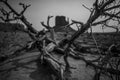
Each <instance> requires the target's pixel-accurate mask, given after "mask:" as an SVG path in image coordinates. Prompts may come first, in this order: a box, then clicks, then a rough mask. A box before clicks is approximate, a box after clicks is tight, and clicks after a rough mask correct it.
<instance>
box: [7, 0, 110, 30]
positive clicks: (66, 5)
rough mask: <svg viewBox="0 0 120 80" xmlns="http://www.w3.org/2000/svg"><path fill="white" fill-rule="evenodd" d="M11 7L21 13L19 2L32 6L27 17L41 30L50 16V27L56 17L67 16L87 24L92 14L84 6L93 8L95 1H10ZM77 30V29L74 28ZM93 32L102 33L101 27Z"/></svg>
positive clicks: (26, 13)
mask: <svg viewBox="0 0 120 80" xmlns="http://www.w3.org/2000/svg"><path fill="white" fill-rule="evenodd" d="M8 1H9V3H10V4H11V6H12V7H13V8H14V9H15V10H17V11H18V12H20V10H21V9H22V8H21V6H19V5H18V4H19V2H22V3H26V4H31V6H30V7H29V8H28V9H27V10H26V12H25V16H26V18H27V20H28V21H29V22H31V23H32V24H33V26H34V27H35V28H36V29H38V30H41V29H42V28H43V26H42V25H41V24H40V22H42V21H44V22H45V23H46V21H47V17H48V15H50V16H54V17H53V18H52V19H51V20H50V25H51V26H54V24H55V23H54V20H55V16H57V15H59V16H66V17H69V19H70V20H71V19H72V20H77V21H81V22H84V23H85V22H86V21H87V19H88V17H89V15H90V12H89V11H88V10H87V9H86V8H84V7H83V6H82V5H83V4H84V5H85V6H87V7H89V8H91V7H92V4H93V3H94V1H95V0H8ZM74 29H75V28H74ZM93 31H99V32H101V31H102V30H101V28H100V27H94V28H93ZM106 31H112V29H106Z"/></svg>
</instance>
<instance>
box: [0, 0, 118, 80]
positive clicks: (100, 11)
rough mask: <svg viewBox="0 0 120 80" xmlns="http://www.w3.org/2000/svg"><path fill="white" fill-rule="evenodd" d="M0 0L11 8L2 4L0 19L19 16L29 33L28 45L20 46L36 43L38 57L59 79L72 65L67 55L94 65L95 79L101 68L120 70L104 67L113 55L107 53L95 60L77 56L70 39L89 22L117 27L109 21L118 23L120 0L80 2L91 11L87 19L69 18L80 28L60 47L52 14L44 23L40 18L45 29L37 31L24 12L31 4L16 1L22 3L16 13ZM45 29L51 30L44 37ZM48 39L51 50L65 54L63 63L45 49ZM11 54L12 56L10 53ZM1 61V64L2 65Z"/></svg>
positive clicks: (109, 70) (105, 70) (92, 24)
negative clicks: (89, 6) (89, 3)
mask: <svg viewBox="0 0 120 80" xmlns="http://www.w3.org/2000/svg"><path fill="white" fill-rule="evenodd" d="M0 2H2V3H4V4H5V5H6V6H7V7H8V8H9V9H10V12H7V11H5V10H4V9H3V8H1V9H0V11H1V12H2V14H3V16H6V18H4V17H2V16H1V19H2V20H3V21H5V22H6V21H7V20H8V21H11V20H16V19H19V20H21V21H22V22H23V23H24V24H25V25H26V27H27V30H26V32H27V33H28V34H29V36H30V37H31V39H32V42H31V44H30V45H27V46H25V47H23V48H22V49H21V50H25V49H29V48H31V47H32V46H35V47H36V48H37V49H38V50H39V51H40V52H41V55H40V59H41V61H42V60H43V59H45V60H46V61H47V62H48V63H49V65H50V66H51V69H52V70H53V71H54V72H55V74H56V76H57V77H58V78H59V79H60V80H62V79H63V78H64V77H63V74H64V72H65V71H70V69H71V66H70V64H69V61H68V56H71V57H73V58H75V59H79V60H83V61H84V62H85V63H86V65H89V66H92V67H94V68H95V70H96V69H97V70H96V71H97V72H96V73H97V74H98V75H95V79H97V80H98V79H99V75H100V74H101V71H102V72H108V73H110V74H115V75H120V70H117V69H114V68H112V67H107V66H106V64H108V63H109V61H110V59H111V57H112V56H109V55H108V54H107V55H106V56H105V58H100V59H97V60H93V61H90V60H86V59H85V58H84V57H81V56H78V55H77V56H76V55H75V54H74V53H73V52H74V51H73V50H71V48H72V44H73V42H74V41H75V40H76V39H77V38H78V37H79V36H80V35H81V34H83V33H84V32H85V31H87V30H88V29H89V28H90V27H92V26H97V25H104V26H106V27H110V28H114V29H116V30H117V31H118V26H115V25H110V24H109V23H110V22H111V20H112V21H117V22H118V23H120V21H119V20H120V17H119V15H120V9H119V7H120V1H119V0H95V2H94V4H93V7H92V8H90V9H89V8H88V7H86V6H85V5H83V6H84V7H85V8H86V9H88V10H89V11H90V13H91V14H90V16H89V18H88V20H87V22H86V23H83V22H80V21H74V20H72V23H70V24H69V25H73V24H79V25H80V26H81V28H79V29H78V31H76V32H75V33H74V34H73V35H72V37H71V38H70V39H68V41H67V43H66V42H64V45H63V46H65V49H61V48H60V47H59V45H58V44H57V42H56V39H55V36H54V34H55V33H54V28H52V27H51V26H50V25H49V20H50V18H52V17H53V16H48V20H47V25H45V24H44V22H41V24H42V25H43V26H44V27H45V28H46V29H47V31H46V32H45V33H44V31H43V32H41V31H37V30H36V29H35V28H34V27H33V26H32V24H31V23H30V22H29V21H27V18H26V17H25V16H24V12H25V11H26V9H27V8H28V7H30V5H25V4H23V3H20V4H19V5H20V6H22V7H23V10H22V11H21V12H20V13H18V12H17V11H16V10H14V9H13V8H12V6H11V5H10V4H9V3H8V0H0ZM11 13H12V14H13V15H14V16H13V18H12V19H11V18H9V14H11ZM69 25H66V26H69ZM47 32H50V34H51V38H50V39H47V37H46V35H45V34H46V33H47ZM39 36H41V37H39ZM47 41H50V42H52V43H54V47H53V48H52V49H51V50H50V52H53V51H54V49H58V50H59V51H61V53H63V54H64V61H65V65H64V64H62V63H60V62H59V61H57V60H56V59H55V58H54V57H52V56H51V55H50V52H48V51H47V50H46V47H47V46H46V45H45V44H46V42H47ZM48 44H49V43H47V45H48ZM59 44H63V43H62V42H61V41H60V43H59ZM21 50H20V51H21ZM15 55H16V54H15ZM11 57H13V55H12V56H11ZM11 57H10V58H11ZM104 59H108V60H107V61H105V60H104ZM10 61H12V60H10ZM102 61H103V62H102ZM6 62H9V60H8V61H5V62H3V63H6ZM52 62H55V64H57V67H59V69H60V70H57V71H56V68H55V66H54V64H52ZM93 62H98V65H96V64H94V63H93ZM3 63H2V64H3ZM2 64H0V65H2ZM61 65H62V66H64V67H65V71H64V70H63V69H62V68H61ZM104 66H105V67H104ZM96 76H97V77H96Z"/></svg>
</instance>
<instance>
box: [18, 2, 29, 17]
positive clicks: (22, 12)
mask: <svg viewBox="0 0 120 80" xmlns="http://www.w3.org/2000/svg"><path fill="white" fill-rule="evenodd" d="M19 5H21V6H22V7H23V10H22V11H21V12H20V15H23V14H24V12H25V11H26V10H27V8H28V7H30V6H31V5H25V4H24V3H19Z"/></svg>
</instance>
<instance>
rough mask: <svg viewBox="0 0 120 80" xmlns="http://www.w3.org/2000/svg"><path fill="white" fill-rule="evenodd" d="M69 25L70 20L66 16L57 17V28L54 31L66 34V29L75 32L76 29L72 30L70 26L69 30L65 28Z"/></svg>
mask: <svg viewBox="0 0 120 80" xmlns="http://www.w3.org/2000/svg"><path fill="white" fill-rule="evenodd" d="M68 24H69V20H68V19H67V20H66V17H65V16H56V18H55V26H54V30H55V32H65V31H66V29H67V31H69V32H75V30H74V29H72V28H71V27H70V26H68V27H67V28H64V26H65V25H68Z"/></svg>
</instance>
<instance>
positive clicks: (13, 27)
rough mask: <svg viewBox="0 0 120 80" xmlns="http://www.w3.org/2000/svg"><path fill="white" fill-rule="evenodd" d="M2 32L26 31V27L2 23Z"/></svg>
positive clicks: (0, 29)
mask: <svg viewBox="0 0 120 80" xmlns="http://www.w3.org/2000/svg"><path fill="white" fill-rule="evenodd" d="M0 31H4V32H14V31H25V27H24V25H22V24H18V23H2V22H0Z"/></svg>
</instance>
